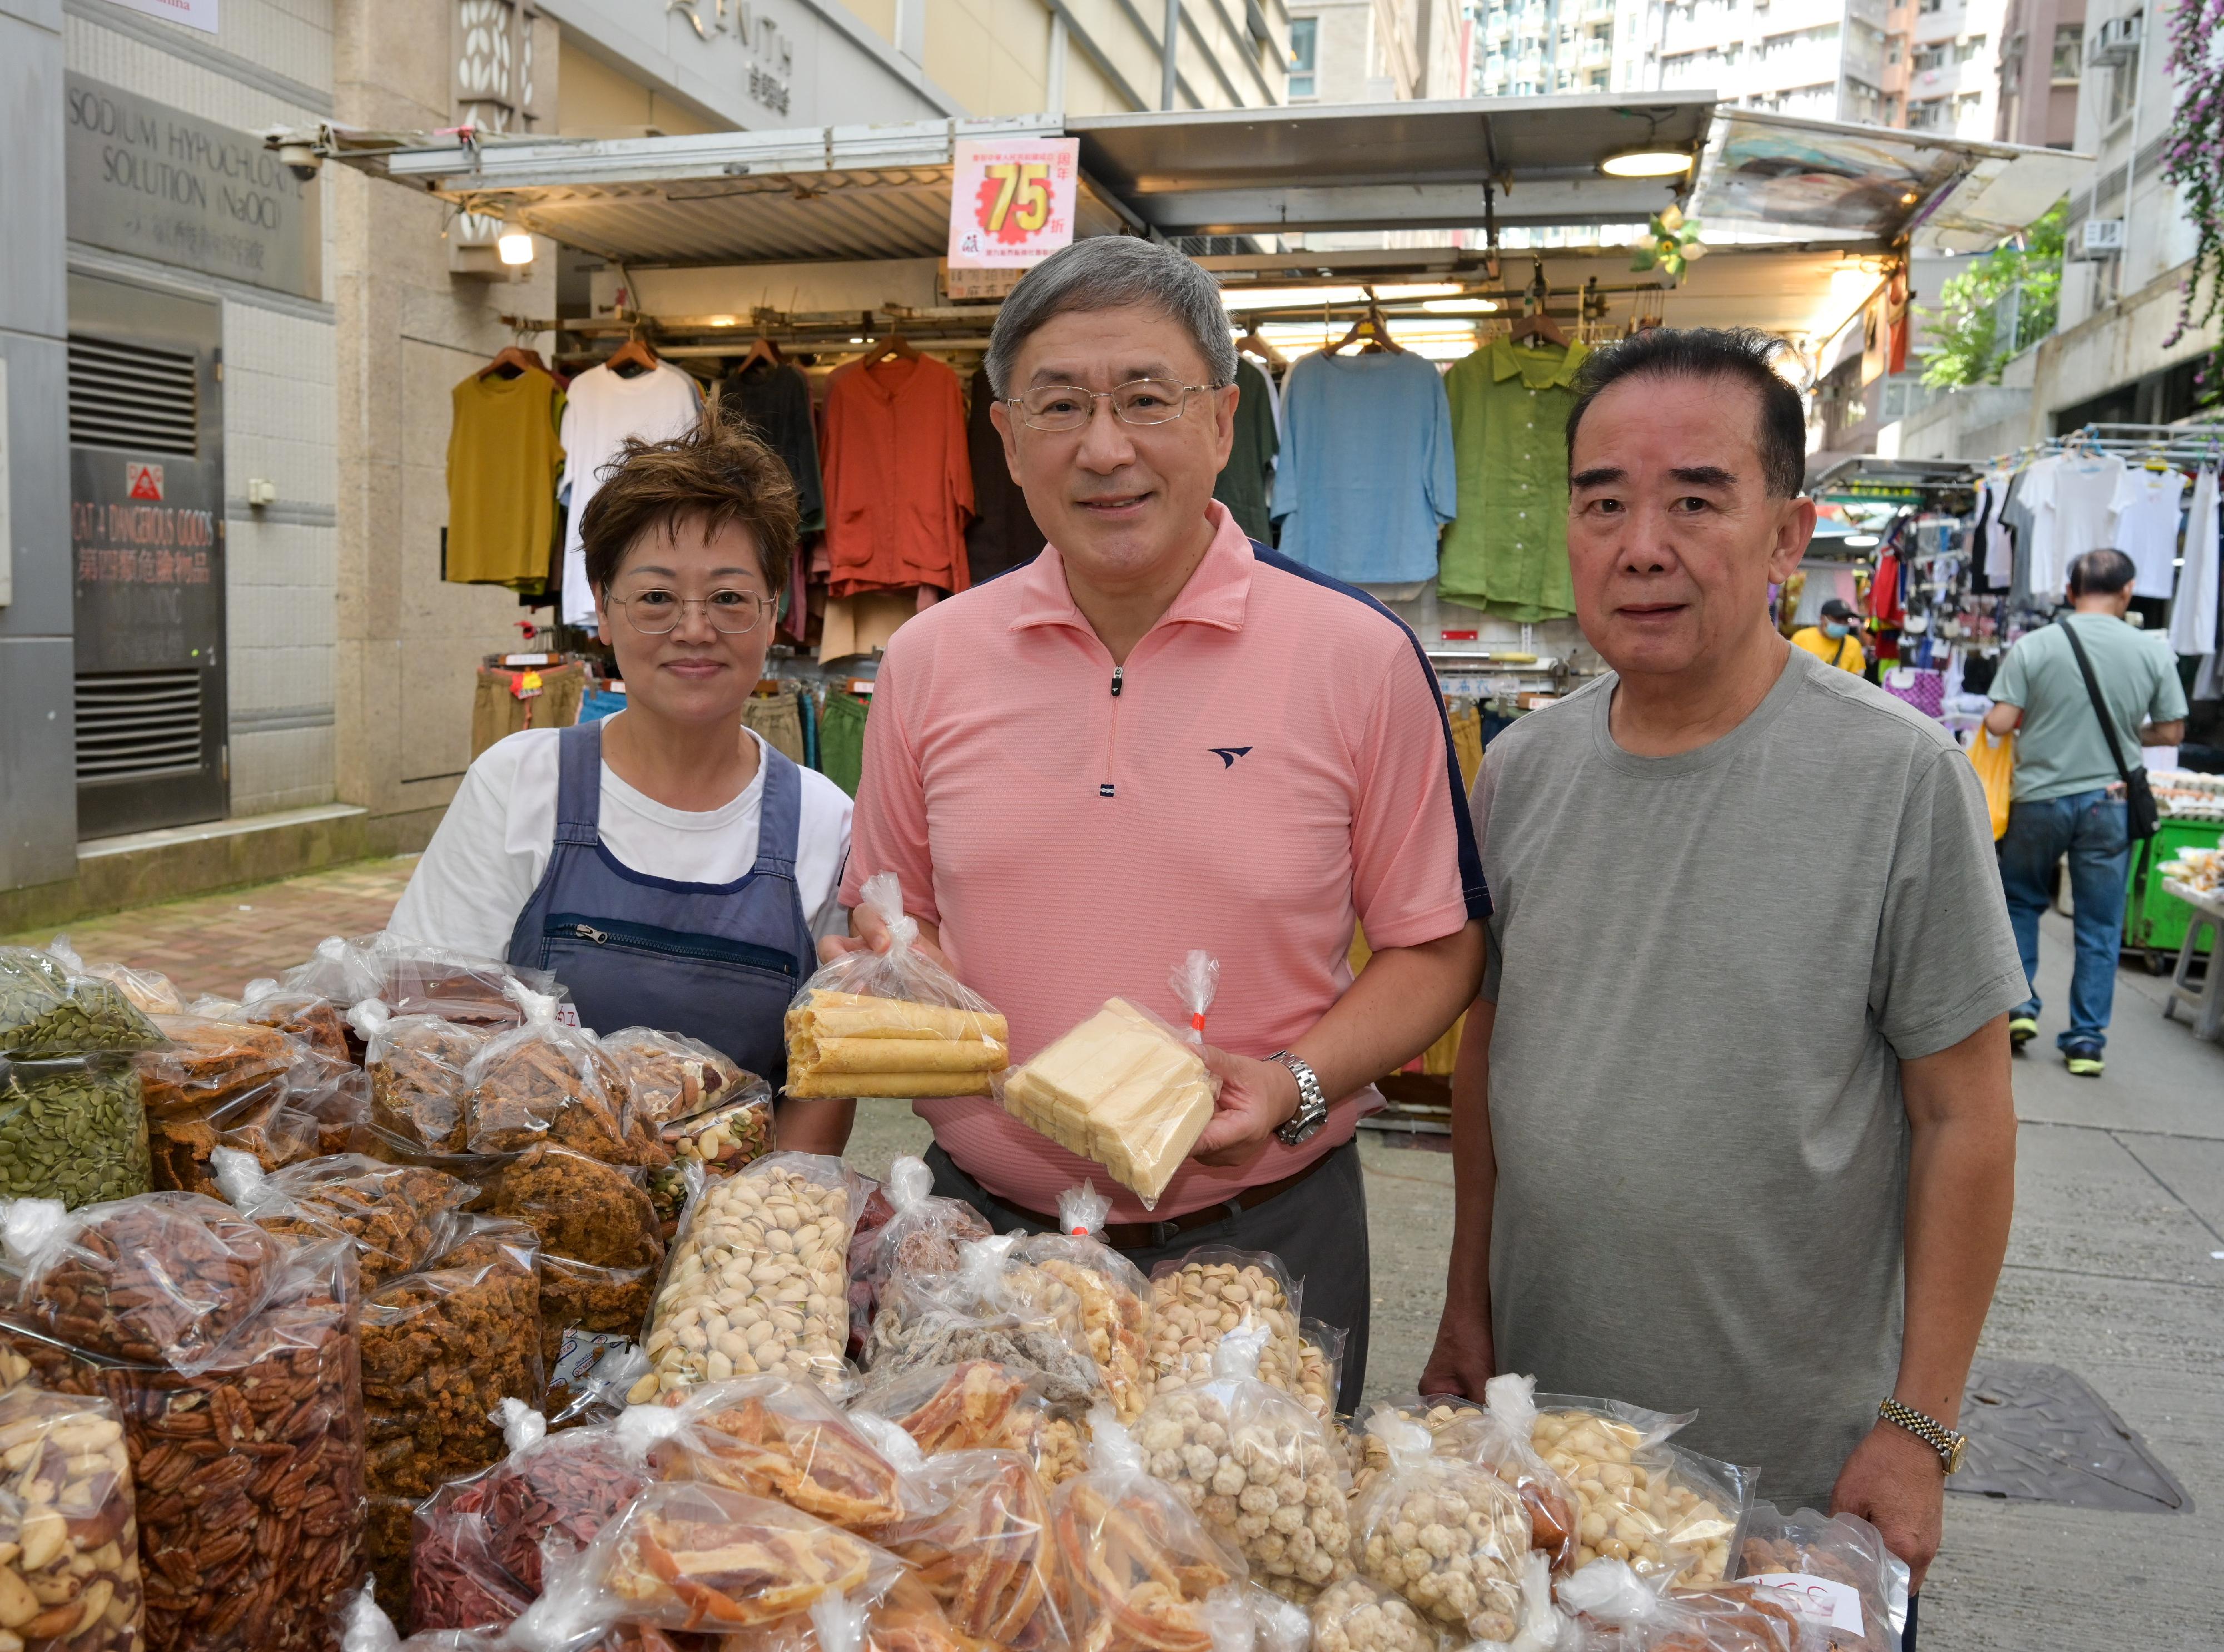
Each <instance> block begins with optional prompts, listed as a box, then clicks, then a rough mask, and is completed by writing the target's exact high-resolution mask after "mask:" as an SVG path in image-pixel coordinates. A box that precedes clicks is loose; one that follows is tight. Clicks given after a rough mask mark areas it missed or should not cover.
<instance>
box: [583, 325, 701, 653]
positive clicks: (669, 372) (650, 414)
mask: <svg viewBox="0 0 2224 1652" xmlns="http://www.w3.org/2000/svg"><path fill="white" fill-rule="evenodd" d="M701 417H702V397H701V396H699V395H698V393H697V391H696V389H695V381H694V380H693V379H692V378H690V377H688V376H687V375H686V373H684V372H682V371H680V370H679V369H678V368H677V367H674V366H673V364H671V363H670V362H659V363H657V364H656V368H655V370H654V371H653V372H647V373H641V374H639V375H636V376H635V377H632V378H627V377H624V376H623V375H622V374H618V373H613V372H612V371H610V369H609V368H607V367H590V368H589V369H588V370H586V371H585V372H584V373H582V374H580V375H579V377H577V378H575V379H573V380H572V383H571V386H570V388H569V389H566V390H565V392H564V424H563V428H562V429H561V431H559V433H558V434H559V437H560V439H561V440H562V441H563V443H564V483H563V485H565V487H568V488H569V489H570V490H571V499H572V502H571V506H570V509H569V510H568V511H567V513H566V514H565V518H564V620H565V623H566V624H570V625H578V626H583V627H584V628H585V629H587V630H593V629H594V624H595V593H594V592H593V590H592V589H591V587H590V586H589V585H588V584H587V558H586V553H585V552H584V550H583V549H582V548H580V543H579V518H580V516H583V515H584V514H585V511H586V509H587V502H588V501H589V500H591V499H592V498H593V497H595V491H596V490H597V488H599V487H601V486H602V484H603V478H602V470H603V466H604V465H607V464H609V463H610V460H611V459H612V458H614V457H615V456H616V453H617V451H618V447H619V446H620V445H621V444H622V442H623V441H624V440H625V439H626V438H627V437H628V436H639V437H640V438H641V439H642V440H644V441H663V440H667V439H668V438H670V437H673V436H684V435H686V434H687V433H688V432H689V431H691V430H692V429H694V428H695V424H696V421H697V420H698V419H699V418H701Z"/></svg>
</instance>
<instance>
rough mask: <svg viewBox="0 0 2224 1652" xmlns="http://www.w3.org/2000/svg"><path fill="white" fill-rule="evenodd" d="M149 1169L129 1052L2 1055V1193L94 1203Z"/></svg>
mask: <svg viewBox="0 0 2224 1652" xmlns="http://www.w3.org/2000/svg"><path fill="white" fill-rule="evenodd" d="M149 1174H150V1166H149V1163H148V1156H147V1115H146V1112H145V1110H144V1109H143V1108H142V1106H141V1104H140V1100H139V1070H138V1067H137V1066H136V1064H135V1061H134V1059H133V1058H132V1057H131V1056H130V1055H123V1054H87V1055H49V1056H31V1057H22V1056H7V1055H0V1196H4V1197H6V1198H9V1199H60V1200H62V1201H63V1202H64V1203H66V1204H67V1205H70V1206H73V1207H74V1206H79V1205H97V1204H100V1203H102V1202H104V1201H105V1200H108V1199H128V1198H130V1196H131V1195H132V1194H134V1193H145V1192H146V1191H147V1188H148V1176H149Z"/></svg>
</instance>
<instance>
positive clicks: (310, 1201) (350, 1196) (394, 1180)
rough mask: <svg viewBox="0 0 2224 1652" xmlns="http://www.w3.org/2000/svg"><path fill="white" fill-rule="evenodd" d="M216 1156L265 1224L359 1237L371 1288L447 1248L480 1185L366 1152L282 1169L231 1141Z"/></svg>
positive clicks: (303, 1234)
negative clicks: (267, 1166)
mask: <svg viewBox="0 0 2224 1652" xmlns="http://www.w3.org/2000/svg"><path fill="white" fill-rule="evenodd" d="M212 1165H213V1168H214V1171H215V1174H216V1180H217V1186H218V1189H219V1190H220V1191H221V1192H222V1193H223V1194H224V1198H225V1199H228V1200H229V1201H230V1202H231V1205H232V1206H233V1207H234V1208H235V1209H237V1210H238V1211H239V1212H240V1213H241V1214H242V1215H243V1216H246V1217H247V1218H249V1219H250V1220H251V1221H253V1222H255V1223H256V1225H259V1226H261V1227H262V1228H264V1229H266V1230H268V1231H270V1232H272V1233H282V1234H285V1235H287V1237H290V1238H295V1239H352V1240H354V1241H355V1244H356V1256H357V1262H358V1263H359V1264H360V1266H361V1268H362V1273H363V1289H365V1290H366V1291H372V1290H376V1289H377V1288H379V1287H380V1286H381V1285H383V1284H384V1283H385V1282H387V1281H388V1280H389V1279H394V1278H396V1277H398V1276H400V1275H403V1274H408V1273H414V1272H416V1270H417V1269H420V1268H422V1267H424V1266H426V1263H429V1262H430V1261H431V1260H432V1258H433V1257H434V1256H438V1255H439V1253H440V1252H441V1251H443V1250H446V1249H447V1248H448V1247H449V1245H450V1244H453V1243H454V1241H455V1238H456V1223H457V1216H456V1212H458V1210H459V1209H461V1208H462V1207H463V1206H464V1205H466V1204H468V1203H469V1202H470V1201H471V1199H472V1198H473V1197H474V1196H475V1195H476V1194H477V1192H478V1189H477V1187H473V1186H472V1185H471V1183H469V1182H466V1181H458V1180H457V1179H456V1178H455V1177H453V1176H452V1175H450V1174H447V1173H446V1172H445V1171H443V1170H434V1169H432V1168H428V1167H426V1166H424V1165H397V1164H388V1163H385V1162H384V1161H381V1160H378V1159H374V1158H371V1157H370V1156H369V1155H365V1154H361V1153H336V1154H332V1155H329V1156H327V1157H325V1158H319V1159H305V1160H303V1161H301V1162H300V1163H299V1164H292V1165H287V1167H286V1168H284V1169H282V1170H280V1171H278V1172H276V1173H275V1174H266V1173H265V1172H264V1170H263V1169H262V1166H261V1165H260V1164H258V1163H257V1162H256V1161H255V1160H254V1159H253V1158H252V1157H250V1155H247V1154H244V1153H240V1152H237V1150H235V1149H231V1148H218V1149H217V1150H216V1152H215V1155H214V1156H213V1159H212Z"/></svg>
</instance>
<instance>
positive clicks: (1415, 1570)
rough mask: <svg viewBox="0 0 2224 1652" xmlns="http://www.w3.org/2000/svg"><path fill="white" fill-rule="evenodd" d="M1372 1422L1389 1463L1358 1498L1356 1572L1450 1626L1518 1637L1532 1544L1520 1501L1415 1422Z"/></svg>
mask: <svg viewBox="0 0 2224 1652" xmlns="http://www.w3.org/2000/svg"><path fill="white" fill-rule="evenodd" d="M1368 1429H1369V1431H1370V1432H1372V1433H1374V1434H1376V1435H1378V1436H1379V1437H1380V1438H1381V1440H1382V1443H1383V1445H1384V1446H1387V1448H1388V1450H1389V1453H1390V1466H1389V1468H1388V1470H1387V1472H1385V1473H1383V1474H1382V1475H1381V1477H1380V1478H1378V1479H1376V1480H1375V1482H1374V1484H1373V1485H1371V1486H1369V1487H1368V1489H1367V1491H1366V1492H1365V1494H1364V1495H1363V1496H1362V1497H1360V1498H1359V1499H1358V1501H1357V1502H1356V1503H1354V1504H1353V1505H1352V1510H1351V1517H1352V1543H1351V1558H1352V1561H1353V1563H1354V1564H1355V1566H1356V1567H1358V1569H1359V1573H1360V1575H1361V1576H1362V1577H1364V1578H1366V1579H1368V1581H1370V1582H1372V1583H1374V1584H1377V1585H1379V1586H1381V1587H1382V1588H1385V1589H1387V1590H1389V1591H1391V1592H1393V1594H1397V1595H1399V1596H1400V1597H1402V1598H1404V1599H1405V1601H1406V1604H1407V1605H1410V1606H1412V1608H1413V1610H1414V1611H1417V1612H1418V1613H1420V1615H1421V1616H1422V1617H1425V1618H1427V1619H1428V1620H1429V1621H1430V1622H1431V1623H1433V1624H1436V1625H1437V1626H1438V1627H1439V1628H1441V1629H1443V1630H1446V1631H1447V1632H1450V1633H1452V1634H1464V1635H1465V1636H1468V1637H1469V1639H1471V1640H1477V1641H1510V1640H1512V1639H1513V1636H1514V1633H1515V1631H1516V1630H1517V1629H1518V1628H1519V1627H1520V1620H1521V1607H1522V1599H1521V1571H1522V1561H1523V1559H1524V1557H1525V1556H1526V1554H1528V1552H1529V1516H1528V1515H1527V1513H1526V1512H1525V1511H1524V1510H1523V1509H1522V1507H1521V1500H1520V1498H1519V1497H1516V1496H1515V1495H1514V1494H1513V1490H1512V1488H1510V1487H1509V1486H1507V1484H1506V1483H1505V1482H1504V1481H1502V1480H1501V1479H1500V1478H1498V1477H1497V1476H1496V1475H1495V1474H1493V1473H1492V1472H1490V1471H1489V1470H1488V1469H1486V1468H1481V1467H1478V1466H1476V1465H1474V1464H1471V1463H1463V1462H1460V1461H1457V1460H1456V1459H1448V1458H1442V1457H1437V1456H1435V1455H1434V1454H1433V1453H1431V1449H1430V1448H1431V1443H1432V1442H1431V1437H1430V1434H1429V1431H1428V1430H1427V1429H1426V1428H1424V1427H1421V1426H1420V1425H1419V1424H1418V1423H1414V1422H1408V1421H1406V1420H1405V1419H1403V1418H1401V1417H1394V1416H1387V1415H1385V1416H1377V1417H1375V1418H1374V1419H1373V1420H1372V1421H1369V1422H1368Z"/></svg>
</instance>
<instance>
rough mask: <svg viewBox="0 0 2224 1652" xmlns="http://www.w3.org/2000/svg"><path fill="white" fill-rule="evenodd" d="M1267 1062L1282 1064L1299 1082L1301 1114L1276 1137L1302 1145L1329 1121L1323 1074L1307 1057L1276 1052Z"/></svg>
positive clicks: (1292, 1119)
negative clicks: (1313, 1067)
mask: <svg viewBox="0 0 2224 1652" xmlns="http://www.w3.org/2000/svg"><path fill="white" fill-rule="evenodd" d="M1267 1060H1270V1061H1279V1062H1280V1063H1281V1064H1282V1065H1283V1066H1284V1067H1287V1068H1289V1070H1290V1076H1291V1077H1292V1078H1293V1079H1296V1080H1297V1081H1298V1111H1296V1112H1294V1113H1292V1114H1291V1115H1290V1117H1289V1120H1288V1122H1287V1123H1284V1124H1283V1125H1282V1126H1281V1127H1280V1128H1279V1130H1276V1131H1275V1132H1274V1134H1275V1136H1276V1137H1277V1138H1279V1140H1280V1141H1281V1142H1284V1143H1285V1144H1286V1145H1287V1146H1290V1147H1296V1146H1298V1145H1299V1144H1300V1143H1302V1142H1305V1141H1307V1140H1308V1139H1310V1138H1311V1136H1312V1134H1313V1132H1314V1131H1316V1130H1319V1129H1320V1127H1321V1126H1322V1125H1323V1124H1325V1123H1327V1122H1328V1097H1327V1096H1326V1095H1325V1094H1324V1093H1323V1092H1322V1090H1321V1082H1320V1078H1319V1075H1318V1074H1317V1073H1314V1071H1313V1070H1312V1067H1311V1066H1310V1065H1309V1064H1308V1063H1307V1062H1306V1060H1305V1058H1304V1057H1303V1056H1301V1055H1292V1054H1290V1052H1289V1051H1287V1050H1276V1051H1275V1052H1274V1053H1273V1054H1272V1055H1270V1056H1268V1057H1267Z"/></svg>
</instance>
